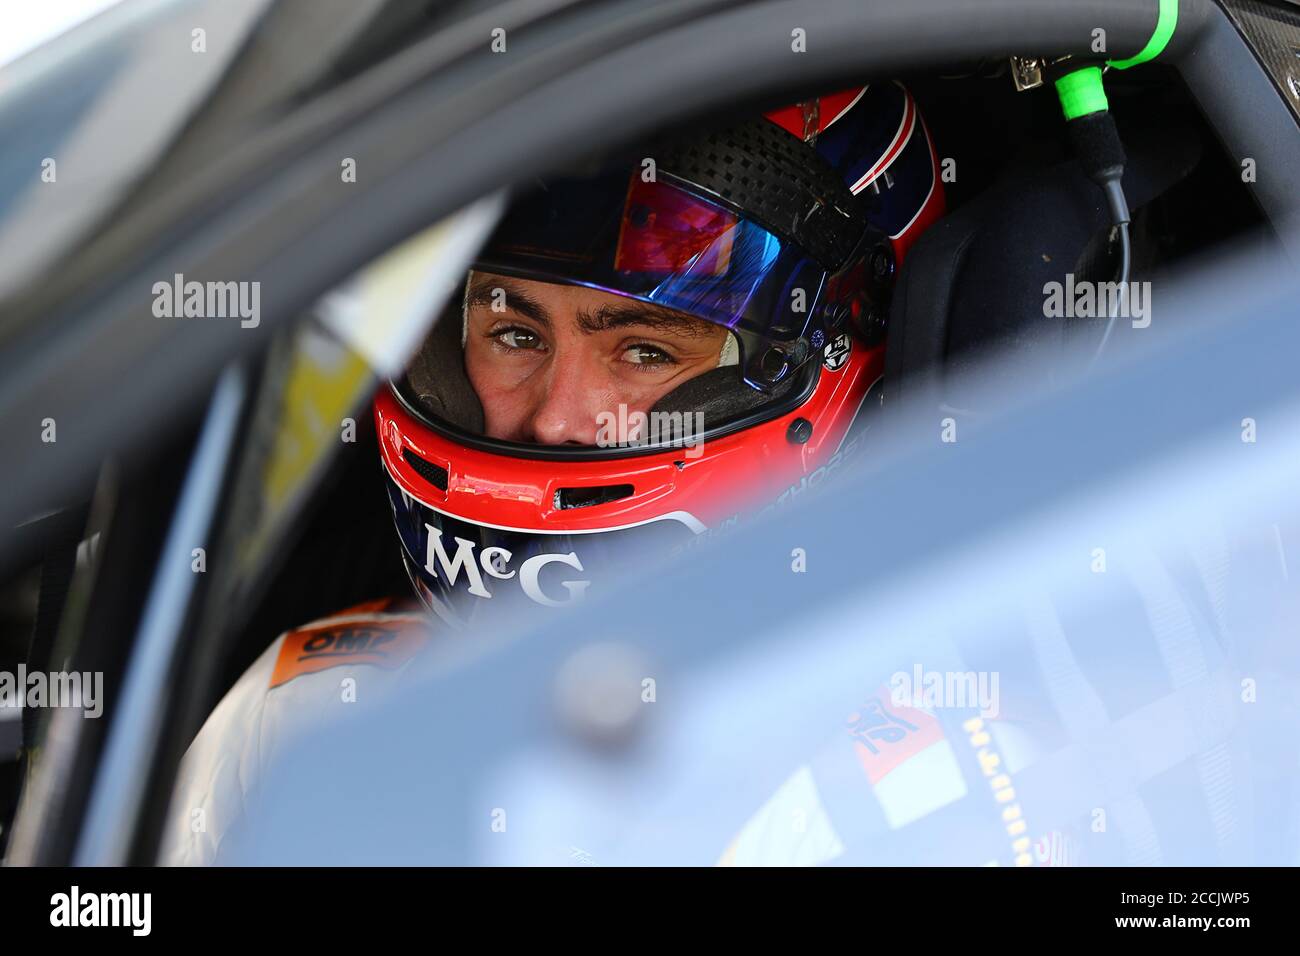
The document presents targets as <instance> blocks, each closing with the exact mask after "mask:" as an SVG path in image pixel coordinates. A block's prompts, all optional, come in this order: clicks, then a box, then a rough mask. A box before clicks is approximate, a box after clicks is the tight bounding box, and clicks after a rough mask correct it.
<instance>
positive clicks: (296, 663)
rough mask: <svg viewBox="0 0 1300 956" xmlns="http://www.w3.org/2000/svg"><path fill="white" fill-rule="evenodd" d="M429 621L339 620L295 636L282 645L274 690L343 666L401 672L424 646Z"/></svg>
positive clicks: (417, 618)
mask: <svg viewBox="0 0 1300 956" xmlns="http://www.w3.org/2000/svg"><path fill="white" fill-rule="evenodd" d="M427 626H428V622H427V621H425V620H424V619H423V618H422V617H420V616H418V615H387V614H385V615H373V616H354V617H350V618H348V619H337V618H336V619H334V620H333V621H327V622H325V623H322V624H318V625H312V626H310V627H304V628H300V629H299V630H296V631H290V632H289V633H288V634H286V635H285V636H284V643H283V644H281V646H280V656H279V657H278V658H277V659H276V662H275V670H274V671H272V673H271V683H270V686H271V687H279V686H280V685H281V684H283V683H286V682H287V681H291V680H293V679H294V678H295V677H298V676H300V675H302V674H314V673H316V672H317V671H322V670H325V669H327V668H330V667H339V666H341V665H343V664H371V665H374V666H378V667H385V668H388V669H390V670H392V669H396V668H398V667H401V666H402V665H403V664H405V663H406V662H407V661H409V660H410V659H411V658H412V657H414V656H415V655H416V653H418V652H419V651H420V649H421V648H422V647H424V645H425V643H426V641H427V640H428V636H427V633H426V628H427Z"/></svg>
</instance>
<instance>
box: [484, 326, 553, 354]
mask: <svg viewBox="0 0 1300 956" xmlns="http://www.w3.org/2000/svg"><path fill="white" fill-rule="evenodd" d="M490 337H491V338H493V339H495V340H496V341H497V342H498V343H500V344H501V345H502V346H504V347H505V348H508V349H538V348H541V345H542V338H541V336H540V335H538V334H537V333H536V332H534V331H533V330H532V329H526V328H524V327H523V326H519V325H512V326H509V327H508V328H504V329H496V330H495V331H493V332H491V333H490Z"/></svg>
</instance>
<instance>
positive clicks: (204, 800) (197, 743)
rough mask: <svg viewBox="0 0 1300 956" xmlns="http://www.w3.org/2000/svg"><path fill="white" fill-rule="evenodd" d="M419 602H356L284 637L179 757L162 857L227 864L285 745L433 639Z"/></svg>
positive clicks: (372, 690)
mask: <svg viewBox="0 0 1300 956" xmlns="http://www.w3.org/2000/svg"><path fill="white" fill-rule="evenodd" d="M415 608H416V605H414V604H413V603H411V604H409V605H408V604H407V603H404V602H399V601H397V600H395V599H391V598H389V599H381V600H377V601H371V602H367V603H365V604H359V605H356V606H355V607H351V608H348V609H346V610H344V611H341V612H339V613H337V614H334V615H331V616H329V617H326V618H322V619H320V620H317V621H314V622H312V623H311V624H308V625H305V626H303V627H299V628H296V629H294V630H291V631H287V632H286V633H284V634H282V635H280V637H278V638H276V640H275V641H274V642H272V644H271V645H270V647H268V648H267V649H266V650H265V651H264V652H263V653H262V655H261V656H260V657H258V659H257V660H256V661H255V662H254V663H253V664H252V666H251V667H249V668H248V670H247V671H245V672H244V674H243V676H242V677H240V679H239V680H238V681H237V682H236V683H235V686H234V687H232V688H231V689H230V691H229V692H228V693H227V694H226V696H225V697H224V698H222V700H221V702H220V703H219V704H218V705H217V707H216V708H215V709H214V710H213V712H212V713H211V714H210V715H209V716H208V719H207V720H206V721H205V722H204V724H203V727H202V729H201V730H200V731H199V733H198V735H197V736H196V737H195V739H194V741H193V743H191V744H190V748H189V750H188V751H187V752H186V754H185V758H184V760H183V761H182V764H181V769H180V773H179V775H178V778H177V785H176V788H175V790H174V792H173V796H172V804H171V810H170V812H169V815H168V820H167V826H166V829H165V830H164V833H163V841H162V849H161V852H160V855H159V862H160V863H162V864H164V865H175V866H184V865H208V864H219V863H221V862H222V857H221V851H222V840H223V838H224V837H225V835H226V834H227V833H228V832H229V831H230V829H231V828H232V827H233V826H234V825H235V824H236V823H238V821H239V820H240V818H241V817H242V816H243V814H244V812H245V810H246V808H247V807H248V806H249V805H250V804H251V802H252V801H253V800H255V798H256V794H255V788H256V786H257V783H258V780H259V778H260V777H261V775H262V773H263V771H264V770H265V768H266V767H268V766H269V765H270V764H271V763H272V762H273V761H274V760H275V759H276V757H277V755H278V754H279V753H280V752H282V750H283V749H284V748H285V746H286V745H288V744H289V743H290V742H292V741H293V740H295V739H297V738H298V736H299V735H301V734H304V733H308V732H318V731H319V730H320V729H321V728H322V727H325V726H328V724H329V723H331V722H332V721H335V720H339V719H346V715H347V713H348V709H349V705H355V704H356V703H357V702H358V701H368V700H371V699H374V698H377V697H379V696H380V695H381V694H382V693H384V692H385V691H386V690H387V689H388V688H390V687H391V686H392V685H393V684H395V683H396V682H398V681H399V680H400V679H401V677H402V675H403V672H404V669H405V665H406V664H407V663H408V662H409V661H410V660H411V659H412V658H413V657H414V656H415V655H416V654H417V653H418V652H419V651H420V650H421V648H422V647H424V646H425V645H426V643H427V642H428V639H429V630H428V618H427V617H426V616H425V615H424V614H423V613H422V612H420V611H418V610H416V609H415Z"/></svg>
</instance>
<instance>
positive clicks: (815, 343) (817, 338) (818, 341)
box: [812, 329, 826, 349]
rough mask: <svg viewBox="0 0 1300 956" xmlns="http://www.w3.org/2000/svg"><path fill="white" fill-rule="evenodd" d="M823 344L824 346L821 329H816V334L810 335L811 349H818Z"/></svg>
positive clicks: (824, 339) (823, 336)
mask: <svg viewBox="0 0 1300 956" xmlns="http://www.w3.org/2000/svg"><path fill="white" fill-rule="evenodd" d="M825 344H826V336H825V335H823V334H822V330H821V329H818V330H817V331H816V332H814V333H813V334H812V347H813V348H815V349H819V348H821V347H822V346H823V345H825Z"/></svg>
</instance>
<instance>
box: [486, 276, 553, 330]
mask: <svg viewBox="0 0 1300 956" xmlns="http://www.w3.org/2000/svg"><path fill="white" fill-rule="evenodd" d="M498 289H500V290H501V291H503V292H505V294H506V306H507V307H508V308H509V309H511V310H512V311H514V312H518V313H519V314H520V315H524V316H527V317H528V318H530V319H532V320H533V321H534V322H536V323H537V324H538V325H542V326H547V327H549V326H550V324H551V314H550V313H549V312H548V311H546V307H545V306H544V305H542V304H541V303H540V302H538V301H537V300H536V299H534V298H533V297H532V296H531V295H529V294H528V293H527V292H526V291H524V288H523V287H522V286H520V285H519V284H518V283H515V282H511V281H510V280H509V279H500V278H494V279H479V280H478V281H477V282H474V283H471V284H470V287H469V290H468V291H467V292H466V293H465V305H466V307H467V308H469V307H473V306H476V305H484V306H487V307H488V308H491V307H492V306H493V305H494V304H495V302H496V298H497V290H498Z"/></svg>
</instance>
